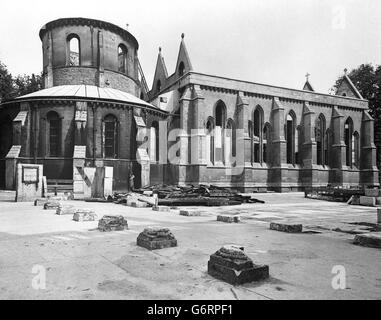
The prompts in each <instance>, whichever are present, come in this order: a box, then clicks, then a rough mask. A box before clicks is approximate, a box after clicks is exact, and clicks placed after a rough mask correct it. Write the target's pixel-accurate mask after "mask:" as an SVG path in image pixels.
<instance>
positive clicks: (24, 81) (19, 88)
mask: <svg viewBox="0 0 381 320" xmlns="http://www.w3.org/2000/svg"><path fill="white" fill-rule="evenodd" d="M41 89H42V78H41V76H36V75H35V74H34V73H33V74H32V76H29V75H26V74H24V75H23V76H21V75H19V76H17V77H16V78H15V79H14V96H16V97H18V96H23V95H26V94H28V93H32V92H35V91H38V90H41Z"/></svg>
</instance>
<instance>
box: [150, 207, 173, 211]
mask: <svg viewBox="0 0 381 320" xmlns="http://www.w3.org/2000/svg"><path fill="white" fill-rule="evenodd" d="M152 210H153V211H161V212H169V207H167V206H153V207H152Z"/></svg>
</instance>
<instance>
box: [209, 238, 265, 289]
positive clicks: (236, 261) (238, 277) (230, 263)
mask: <svg viewBox="0 0 381 320" xmlns="http://www.w3.org/2000/svg"><path fill="white" fill-rule="evenodd" d="M243 250H244V248H243V247H240V246H236V245H225V246H223V247H222V248H221V249H219V250H217V251H216V252H215V253H214V254H212V255H211V256H210V260H209V261H208V274H209V275H211V276H213V277H214V278H217V279H219V280H223V281H225V282H228V283H230V284H232V285H239V284H244V283H247V282H252V281H260V280H264V279H267V278H268V277H269V266H268V265H256V264H254V263H253V261H252V260H251V259H250V258H249V257H248V256H247V255H246V254H245V253H244V251H243Z"/></svg>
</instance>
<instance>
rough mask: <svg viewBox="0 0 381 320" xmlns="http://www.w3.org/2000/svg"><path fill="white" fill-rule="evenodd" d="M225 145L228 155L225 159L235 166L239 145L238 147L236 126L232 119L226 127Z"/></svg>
mask: <svg viewBox="0 0 381 320" xmlns="http://www.w3.org/2000/svg"><path fill="white" fill-rule="evenodd" d="M225 139H226V140H225V141H226V142H225V145H226V149H225V151H226V154H225V159H226V161H227V162H228V164H231V165H234V158H235V156H236V153H237V150H236V149H237V145H236V130H235V124H234V121H233V120H232V119H229V121H228V123H227V126H226V137H225Z"/></svg>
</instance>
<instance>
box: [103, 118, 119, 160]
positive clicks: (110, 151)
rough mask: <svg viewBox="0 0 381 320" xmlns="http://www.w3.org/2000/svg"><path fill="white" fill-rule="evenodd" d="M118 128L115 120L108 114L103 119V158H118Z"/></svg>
mask: <svg viewBox="0 0 381 320" xmlns="http://www.w3.org/2000/svg"><path fill="white" fill-rule="evenodd" d="M118 140H119V128H118V120H117V118H116V117H115V116H114V115H112V114H109V115H107V116H106V117H105V118H104V119H103V156H104V157H105V158H117V157H118Z"/></svg>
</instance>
